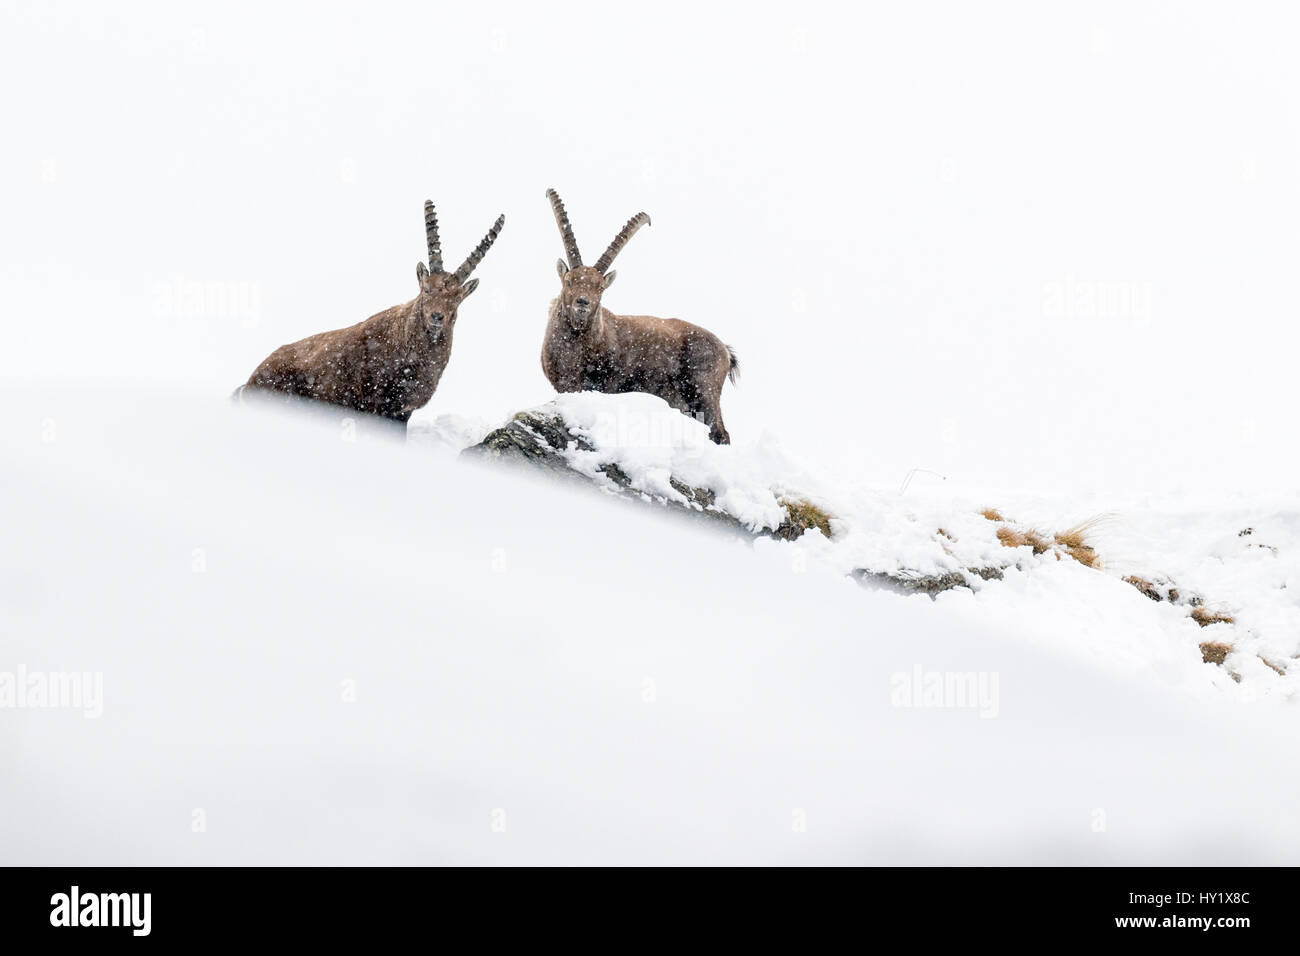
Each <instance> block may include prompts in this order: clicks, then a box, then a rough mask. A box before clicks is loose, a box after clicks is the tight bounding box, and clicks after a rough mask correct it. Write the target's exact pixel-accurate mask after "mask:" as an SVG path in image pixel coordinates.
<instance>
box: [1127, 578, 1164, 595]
mask: <svg viewBox="0 0 1300 956" xmlns="http://www.w3.org/2000/svg"><path fill="white" fill-rule="evenodd" d="M1124 583H1125V584H1131V585H1133V586H1134V587H1135V588H1137V589H1138V590H1139V591H1141V592H1142V593H1143V594H1145V595H1146V596H1147V597H1149V598H1150V599H1151V600H1153V601H1163V600H1164V595H1162V594H1161V593H1160V592H1159V591H1157V590H1156V586H1155V585H1154V584H1152V583H1151V582H1150V581H1148V580H1147V579H1146V578H1140V577H1138V576H1137V575H1136V574H1130V575H1129V576H1128V577H1126V578H1125V579H1124Z"/></svg>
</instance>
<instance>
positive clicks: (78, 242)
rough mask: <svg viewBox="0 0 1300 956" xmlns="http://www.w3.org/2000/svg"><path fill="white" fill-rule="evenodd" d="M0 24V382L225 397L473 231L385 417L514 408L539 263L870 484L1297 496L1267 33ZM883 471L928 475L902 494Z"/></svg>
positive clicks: (248, 18) (1057, 11) (399, 285)
mask: <svg viewBox="0 0 1300 956" xmlns="http://www.w3.org/2000/svg"><path fill="white" fill-rule="evenodd" d="M1041 7H1042V5H1039V4H1032V3H1025V4H980V5H970V4H955V3H954V4H906V5H902V4H854V5H848V4H833V5H820V4H817V3H802V4H799V5H797V6H790V5H788V4H782V5H775V6H765V5H762V4H744V5H737V6H736V7H735V8H734V11H735V12H734V13H732V14H723V13H714V12H711V9H710V8H708V7H706V6H705V5H702V4H699V3H691V4H682V5H677V4H672V3H658V2H657V3H654V4H645V5H643V6H642V7H641V8H640V9H641V10H643V11H644V12H643V13H641V14H637V13H636V12H635V10H636V8H634V7H628V6H626V5H610V4H587V3H581V2H571V3H565V4H561V5H554V4H536V3H530V4H523V3H518V4H500V5H493V4H489V3H473V4H455V5H443V4H437V3H430V2H422V3H411V4H399V5H386V4H378V3H368V4H349V5H347V6H346V7H342V8H340V7H332V6H331V5H329V4H324V5H313V6H311V7H303V6H302V5H295V6H293V7H285V8H284V9H283V10H277V9H275V8H274V7H273V6H272V5H270V4H267V3H248V4H242V3H225V4H221V5H219V6H207V7H203V8H201V9H198V10H193V9H191V10H188V11H182V10H180V9H178V8H177V5H175V4H163V3H154V4H139V3H114V4H112V5H103V4H88V3H87V4H57V3H40V4H35V3H23V4H13V3H3V4H0V11H3V12H2V13H0V21H2V23H3V26H2V28H0V81H2V82H3V84H4V88H5V89H6V90H7V93H6V96H5V118H4V127H5V133H4V143H5V148H4V149H3V150H0V184H3V187H2V188H3V191H4V201H3V222H4V226H3V229H0V309H2V313H0V314H3V322H4V330H5V345H4V348H3V349H0V373H2V374H3V375H4V376H5V377H7V378H12V377H21V378H33V379H48V380H58V379H65V378H72V379H84V378H88V377H92V376H94V377H104V378H128V379H132V380H135V381H139V380H141V379H146V380H156V383H157V385H158V386H159V388H160V389H163V391H162V394H166V392H165V389H175V388H182V387H183V388H188V389H193V390H198V391H202V392H209V393H211V394H212V396H213V398H214V400H218V399H224V397H225V395H227V394H228V393H229V391H230V390H231V389H233V388H234V387H235V386H236V385H238V384H239V383H241V382H242V381H243V380H245V379H246V378H247V376H248V375H249V373H250V372H251V371H252V369H253V368H254V367H255V366H256V365H257V364H258V363H259V362H260V361H261V359H262V358H264V357H265V356H266V355H267V354H268V353H269V352H270V351H271V350H272V349H274V348H275V347H277V346H278V345H280V344H283V343H285V342H289V341H293V340H296V339H298V338H301V337H303V336H305V335H308V334H310V333H313V332H318V331H323V330H325V329H330V328H337V327H340V326H344V325H349V324H352V323H354V322H356V321H359V320H361V319H364V318H366V317H367V316H369V315H371V314H373V313H375V312H378V311H380V310H382V309H384V308H387V307H388V306H390V305H393V304H395V303H398V302H401V301H405V300H407V299H409V298H411V297H412V296H413V295H414V294H415V292H416V281H415V275H414V270H415V264H416V262H417V261H418V260H419V259H421V258H422V257H423V255H424V236H423V223H422V216H421V204H422V203H423V201H424V199H425V198H432V199H433V200H434V201H435V202H436V203H437V204H438V208H439V213H440V219H441V222H442V232H443V246H444V250H445V254H446V256H447V258H448V259H449V260H452V261H456V262H458V261H460V259H461V258H462V257H463V256H464V255H465V254H466V253H468V251H469V250H470V249H471V248H472V246H473V245H474V244H475V243H476V242H477V241H478V240H479V239H480V238H481V237H482V235H483V234H484V232H486V230H487V228H488V227H489V225H490V224H491V223H492V220H493V219H494V218H495V217H496V216H497V214H498V213H502V212H504V213H505V215H506V226H505V230H504V232H503V234H502V236H501V239H500V240H499V241H498V243H497V245H496V246H495V247H494V248H493V250H492V251H491V252H490V253H489V255H488V257H487V258H486V260H485V261H484V263H483V264H482V265H481V266H480V267H479V269H478V271H477V273H476V275H477V276H479V277H480V278H481V280H482V282H481V285H480V288H479V290H478V292H477V293H476V294H475V295H474V297H473V298H472V299H470V300H468V301H467V302H466V303H465V305H464V306H463V307H462V310H461V315H460V319H459V322H458V325H457V329H456V339H455V349H454V352H453V355H452V359H451V363H450V366H449V367H448V370H447V372H446V375H445V376H444V378H443V380H442V384H441V386H440V389H439V391H438V393H437V394H436V395H435V396H434V398H433V401H432V402H431V403H430V405H429V407H428V408H426V409H425V410H424V411H423V412H421V413H420V416H421V417H425V416H436V415H440V414H457V415H468V416H476V417H482V418H489V419H490V418H495V417H500V416H504V415H506V414H508V413H510V412H512V411H514V410H517V409H519V408H522V407H526V406H528V405H532V404H536V403H538V402H540V401H543V400H545V399H546V398H548V397H549V396H550V395H551V394H552V390H551V388H550V386H549V384H548V383H547V381H546V379H545V378H544V377H543V376H542V373H541V368H540V363H539V360H538V353H539V350H540V346H541V340H542V333H543V329H544V326H545V321H546V308H547V302H548V300H549V298H550V297H551V296H553V295H554V294H555V292H556V290H557V288H558V279H557V278H556V276H555V271H554V263H555V260H556V258H557V257H558V256H559V255H560V254H561V253H562V246H561V243H560V240H559V237H558V234H557V232H556V229H555V226H554V223H553V221H552V219H551V214H550V210H549V207H548V205H547V202H546V200H545V198H544V192H545V190H546V188H547V187H548V186H554V187H556V188H557V189H558V190H559V191H560V193H561V195H562V196H563V197H564V199H565V201H566V203H567V205H568V208H569V212H570V214H571V216H572V219H573V222H574V226H575V229H576V233H577V237H578V241H579V243H580V244H581V246H582V248H583V250H584V252H585V253H586V254H587V255H588V256H589V257H591V258H594V256H595V255H597V254H598V253H599V251H600V250H601V249H602V248H603V247H604V245H605V244H606V243H608V241H609V239H610V238H611V237H612V235H613V234H614V232H615V231H616V230H617V229H618V227H619V226H620V225H621V224H622V223H623V222H624V221H625V220H626V219H627V217H628V216H630V215H631V214H632V213H634V212H637V211H639V210H645V211H646V212H648V213H650V215H651V217H652V218H653V226H651V227H650V228H648V229H644V230H642V231H641V232H640V233H639V234H638V235H637V236H636V237H635V238H634V239H633V240H632V241H631V242H630V243H629V245H628V246H627V248H626V249H625V250H624V251H623V253H622V254H621V256H620V257H619V260H618V272H619V279H618V282H617V283H616V284H615V285H614V286H613V287H612V288H611V290H610V291H609V293H608V294H607V295H606V299H605V305H606V306H608V307H609V308H610V309H612V310H614V311H616V312H630V313H650V314H658V315H663V316H677V317H681V318H684V319H687V320H689V321H692V322H696V323H698V324H700V325H703V326H706V327H707V328H709V329H711V330H713V331H714V332H716V333H718V334H719V335H720V336H721V337H722V338H723V339H724V340H725V341H727V342H728V343H730V344H731V345H733V346H734V347H735V348H736V350H737V351H738V352H739V354H740V357H741V362H742V366H743V375H742V379H741V384H740V387H739V388H737V389H733V388H732V387H731V386H727V388H726V390H725V391H724V394H723V410H724V413H725V415H726V419H727V425H728V427H729V429H730V431H731V434H732V436H733V438H734V440H736V441H738V442H745V441H753V440H757V439H758V438H759V437H760V436H762V435H763V434H764V433H767V435H768V437H769V439H775V440H778V441H780V442H781V443H782V444H783V445H785V446H787V447H788V448H789V449H791V450H792V451H793V452H795V453H796V454H798V455H801V456H804V457H806V458H808V459H809V460H810V461H812V462H814V463H822V464H825V465H827V466H828V467H833V468H834V469H838V470H840V471H841V472H842V473H843V474H845V475H849V476H851V477H854V478H856V479H859V480H861V481H863V482H865V483H867V484H871V485H877V486H880V487H896V486H897V485H898V484H899V483H900V482H901V481H902V479H903V477H904V475H905V474H906V473H907V472H908V470H909V469H912V468H926V469H932V470H934V471H937V472H940V473H943V474H945V475H947V476H948V478H949V480H950V482H951V484H950V485H949V486H948V487H951V488H953V489H960V488H971V487H976V486H1003V487H1019V488H1032V489H1036V490H1040V491H1045V492H1051V491H1058V490H1069V489H1078V490H1093V491H1098V492H1100V493H1102V494H1114V495H1116V496H1126V497H1132V496H1134V495H1140V494H1143V493H1146V492H1148V491H1149V492H1155V491H1159V490H1163V489H1168V488H1176V487H1184V488H1190V489H1197V488H1202V487H1203V488H1207V489H1209V488H1219V487H1229V488H1244V489H1249V488H1265V487H1279V486H1285V485H1287V484H1293V483H1294V478H1295V472H1296V469H1295V464H1296V460H1295V459H1296V453H1295V451H1294V448H1295V445H1296V433H1297V427H1296V425H1295V401H1294V395H1295V386H1294V375H1295V371H1294V365H1295V355H1294V353H1295V346H1296V341H1297V336H1296V334H1295V331H1294V327H1295V323H1296V321H1297V318H1298V317H1300V310H1298V309H1297V303H1298V300H1300V291H1297V287H1296V282H1295V280H1294V276H1295V275H1296V264H1297V262H1300V256H1298V253H1300V231H1298V224H1300V191H1298V189H1297V174H1298V173H1300V139H1298V136H1297V134H1298V132H1300V126H1298V124H1297V108H1296V95H1297V93H1296V91H1297V90H1300V64H1298V62H1297V58H1296V57H1295V55H1294V50H1293V46H1294V30H1293V29H1291V26H1292V25H1293V24H1292V16H1291V14H1290V12H1289V8H1288V7H1287V5H1284V4H1276V5H1273V6H1268V5H1251V6H1250V7H1249V8H1243V7H1242V6H1241V5H1229V4H1219V5H1217V6H1213V7H1212V6H1209V5H1205V4H1190V3H1179V4H1174V3H1167V4H1166V3H1115V4H1098V3H1086V4H1084V3H1079V4H1074V5H1068V6H1066V5H1053V9H1052V10H1050V11H1048V10H1045V9H1042V8H1041ZM918 481H921V482H925V481H937V479H935V478H933V477H932V476H922V477H921V478H919V479H918Z"/></svg>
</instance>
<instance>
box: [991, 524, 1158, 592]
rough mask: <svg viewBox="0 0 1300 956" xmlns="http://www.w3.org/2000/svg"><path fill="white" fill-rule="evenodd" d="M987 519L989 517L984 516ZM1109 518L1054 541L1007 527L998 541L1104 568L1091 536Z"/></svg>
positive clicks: (1057, 536) (1000, 531) (1067, 532)
mask: <svg viewBox="0 0 1300 956" xmlns="http://www.w3.org/2000/svg"><path fill="white" fill-rule="evenodd" d="M994 514H996V512H994ZM984 516H985V517H986V518H987V517H988V516H989V513H988V512H984ZM1109 517H1110V516H1109V515H1097V516H1096V517H1094V518H1089V519H1088V520H1087V521H1081V522H1080V523H1079V524H1076V525H1075V526H1074V527H1073V528H1066V529H1065V530H1064V531H1059V532H1057V533H1056V534H1054V535H1052V536H1051V537H1048V536H1047V535H1045V534H1043V532H1041V531H1036V530H1034V529H1033V528H1023V529H1022V528H1013V527H1011V525H1006V524H1004V525H1003V526H1002V527H1000V528H998V531H997V535H998V540H999V541H1000V542H1002V544H1003V546H1004V547H1008V548H1022V547H1026V546H1028V547H1029V548H1030V549H1031V550H1032V551H1033V552H1034V554H1045V553H1047V552H1048V551H1055V552H1056V558H1057V560H1058V561H1059V560H1060V558H1061V555H1062V554H1065V555H1068V556H1069V557H1071V558H1073V559H1074V560H1075V561H1078V562H1079V563H1080V564H1082V565H1083V566H1084V567H1085V568H1100V567H1101V556H1100V555H1098V554H1097V549H1096V548H1094V547H1093V546H1092V545H1091V544H1089V543H1088V536H1089V535H1090V534H1091V533H1092V532H1093V531H1094V530H1095V529H1096V528H1097V526H1098V525H1100V524H1101V523H1102V522H1103V521H1106V520H1107V519H1108V518H1109ZM1130 583H1132V582H1130ZM1157 600H1159V598H1157Z"/></svg>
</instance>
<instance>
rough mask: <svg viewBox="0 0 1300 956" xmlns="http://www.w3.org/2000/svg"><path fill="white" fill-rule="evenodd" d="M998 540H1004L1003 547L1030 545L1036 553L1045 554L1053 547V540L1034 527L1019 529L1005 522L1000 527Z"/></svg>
mask: <svg viewBox="0 0 1300 956" xmlns="http://www.w3.org/2000/svg"><path fill="white" fill-rule="evenodd" d="M998 540H999V541H1001V542H1002V545H1003V547H1007V548H1023V547H1026V546H1028V547H1029V548H1031V549H1032V550H1033V552H1034V554H1045V553H1046V552H1048V551H1050V550H1051V549H1052V542H1051V541H1049V540H1048V539H1047V538H1046V537H1045V536H1044V535H1041V534H1039V533H1038V532H1037V531H1035V530H1034V529H1033V528H1026V529H1025V530H1024V531H1019V530H1017V529H1016V528H1013V527H1011V526H1010V525H1005V524H1004V525H1003V526H1002V527H1000V528H998Z"/></svg>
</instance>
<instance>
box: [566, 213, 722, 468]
mask: <svg viewBox="0 0 1300 956" xmlns="http://www.w3.org/2000/svg"><path fill="white" fill-rule="evenodd" d="M546 196H547V198H548V199H550V201H551V209H552V211H553V212H554V213H555V222H556V224H557V225H558V226H559V227H560V235H561V237H563V239H564V251H565V255H566V256H567V257H568V262H567V263H566V262H565V260H564V259H560V260H559V261H558V262H557V263H556V269H557V271H558V272H559V274H560V294H559V296H558V297H556V298H555V299H554V300H552V302H551V311H550V318H549V321H548V322H547V325H546V340H545V341H544V342H543V343H542V371H543V373H545V375H546V377H547V378H548V379H549V380H550V382H551V384H552V385H553V386H554V387H555V390H556V391H558V392H579V391H597V392H649V393H650V394H651V395H657V396H659V397H660V398H662V399H663V400H664V401H665V402H667V403H668V404H669V405H671V406H672V407H673V408H676V409H677V410H678V411H680V412H684V413H686V414H687V415H692V416H694V417H695V418H697V419H699V420H700V421H702V422H704V423H705V424H707V425H708V426H709V438H710V439H712V440H713V441H715V442H717V443H718V444H720V445H725V444H728V443H730V441H731V436H729V435H728V434H727V429H726V427H725V426H724V425H723V424H722V385H723V382H725V381H726V380H727V378H730V379H731V381H732V382H733V383H734V382H735V380H736V374H737V372H738V371H739V369H740V366H739V363H738V361H737V359H736V353H735V352H734V351H732V349H731V347H730V346H728V345H725V344H723V342H722V340H721V339H720V338H718V337H717V336H716V335H714V334H713V333H712V332H710V331H708V330H707V329H702V328H700V327H699V326H698V325H692V324H691V323H690V322H683V321H682V320H681V319H657V318H654V317H653V316H648V315H615V314H614V313H613V312H610V311H609V310H608V309H606V308H604V307H603V306H601V304H600V298H601V294H602V293H603V292H604V291H605V290H606V289H608V288H609V286H610V285H611V284H612V283H613V281H614V276H615V273H614V272H613V271H612V270H610V268H609V267H610V265H611V264H612V263H613V261H614V257H615V256H617V255H618V253H619V251H620V250H621V249H622V248H623V246H624V245H626V244H627V241H628V240H629V239H631V238H632V236H633V234H634V233H635V232H636V231H637V230H638V229H640V228H641V227H642V226H644V225H647V224H649V222H650V217H649V216H647V215H646V214H645V213H643V212H641V213H637V214H636V215H635V216H633V217H632V218H631V219H629V220H628V222H627V225H625V226H624V227H623V229H622V230H621V231H620V232H619V234H618V235H617V236H615V237H614V241H613V242H611V243H610V244H609V248H608V249H606V250H605V252H604V254H602V255H601V257H600V258H599V259H597V260H596V264H595V265H594V266H584V265H583V264H582V256H581V254H580V253H579V252H578V243H577V240H575V239H574V237H573V227H572V226H571V225H570V224H569V216H568V213H566V212H565V211H564V204H563V203H562V202H561V201H560V197H559V196H558V195H557V194H556V192H555V190H554V189H550V190H547V192H546Z"/></svg>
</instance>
